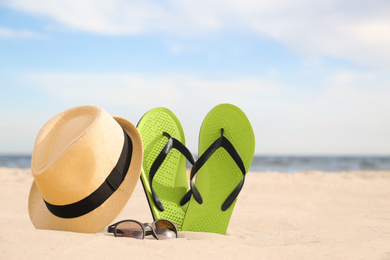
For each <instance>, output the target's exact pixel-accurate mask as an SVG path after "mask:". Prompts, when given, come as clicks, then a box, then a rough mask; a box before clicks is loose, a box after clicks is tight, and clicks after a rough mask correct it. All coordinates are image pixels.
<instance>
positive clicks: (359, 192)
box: [0, 168, 390, 260]
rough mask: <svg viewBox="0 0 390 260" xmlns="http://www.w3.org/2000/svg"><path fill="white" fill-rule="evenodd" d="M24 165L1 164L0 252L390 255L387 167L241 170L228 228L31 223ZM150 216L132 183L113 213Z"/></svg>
mask: <svg viewBox="0 0 390 260" xmlns="http://www.w3.org/2000/svg"><path fill="white" fill-rule="evenodd" d="M31 183H32V176H31V173H30V171H29V170H21V169H12V168H0V206H1V209H0V225H1V229H0V259H56V260H57V259H107V258H109V259H186V260H188V259H370V260H372V259H380V260H385V259H390V171H388V172H385V171H384V172H344V173H332V174H330V173H322V172H305V173H297V174H284V173H273V172H264V173H253V172H251V173H248V176H247V179H246V183H245V186H244V188H243V190H242V192H241V194H240V196H239V198H238V201H237V204H236V207H235V209H234V211H233V215H232V219H231V221H230V225H229V228H228V231H227V235H218V234H210V233H196V232H180V233H179V238H178V239H171V240H165V241H158V240H155V239H154V238H153V237H150V238H147V239H145V240H136V239H130V238H115V237H113V235H112V234H107V233H106V231H105V230H103V231H102V232H100V233H97V234H81V233H72V232H63V231H48V230H36V229H35V228H34V226H33V225H32V224H31V222H30V219H29V216H28V212H27V200H28V194H29V190H30V186H31ZM122 219H137V220H139V221H141V222H151V221H152V216H151V214H150V210H149V207H148V204H147V201H146V198H145V195H144V192H143V190H142V185H141V183H140V182H139V183H138V184H137V187H136V190H135V191H134V193H133V195H132V197H131V198H130V200H129V202H128V204H127V205H126V207H125V208H124V210H123V211H122V212H121V214H120V215H119V216H118V217H117V219H116V220H115V221H117V220H122Z"/></svg>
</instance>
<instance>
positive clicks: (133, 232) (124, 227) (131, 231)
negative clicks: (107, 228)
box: [116, 221, 144, 239]
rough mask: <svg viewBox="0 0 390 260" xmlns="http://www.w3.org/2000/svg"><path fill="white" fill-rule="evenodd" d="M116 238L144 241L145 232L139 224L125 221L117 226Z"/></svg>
mask: <svg viewBox="0 0 390 260" xmlns="http://www.w3.org/2000/svg"><path fill="white" fill-rule="evenodd" d="M116 236H117V237H132V238H137V239H143V238H144V232H143V230H142V226H141V225H140V224H138V223H137V222H133V221H125V222H122V223H119V224H118V225H117V226H116Z"/></svg>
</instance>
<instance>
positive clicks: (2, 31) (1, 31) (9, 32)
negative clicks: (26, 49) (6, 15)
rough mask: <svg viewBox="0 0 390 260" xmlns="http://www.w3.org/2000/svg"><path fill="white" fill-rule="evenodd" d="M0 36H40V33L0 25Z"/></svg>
mask: <svg viewBox="0 0 390 260" xmlns="http://www.w3.org/2000/svg"><path fill="white" fill-rule="evenodd" d="M0 37H2V38H42V37H43V35H42V34H40V33H36V32H32V31H29V30H15V29H10V28H4V27H0Z"/></svg>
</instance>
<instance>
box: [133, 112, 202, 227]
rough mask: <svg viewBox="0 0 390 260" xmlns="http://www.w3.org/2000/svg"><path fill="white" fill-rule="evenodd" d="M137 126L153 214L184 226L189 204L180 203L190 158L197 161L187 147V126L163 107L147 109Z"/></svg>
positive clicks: (155, 216) (143, 182)
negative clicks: (142, 149)
mask: <svg viewBox="0 0 390 260" xmlns="http://www.w3.org/2000/svg"><path fill="white" fill-rule="evenodd" d="M137 128H138V131H139V132H140V134H141V137H142V143H143V147H144V160H143V164H142V170H141V182H142V186H143V187H144V191H145V194H146V196H147V199H148V203H149V207H150V210H151V212H152V215H153V218H154V220H157V219H168V220H171V221H173V222H175V223H176V224H177V225H178V229H179V230H181V226H182V223H183V219H184V216H185V214H186V211H187V206H188V204H185V205H183V206H181V205H180V200H181V199H182V197H183V196H184V195H185V194H186V192H187V191H188V183H187V173H186V158H187V159H188V160H189V161H190V162H191V163H192V164H194V163H195V159H194V157H193V155H192V154H191V152H190V151H189V150H188V149H187V148H186V147H185V137H184V132H183V128H182V126H181V124H180V122H179V120H178V118H177V117H176V116H175V115H174V114H173V113H172V112H171V111H170V110H168V109H166V108H163V107H159V108H155V109H152V110H150V111H149V112H147V113H146V114H145V115H144V116H143V117H142V118H141V120H140V121H139V122H138V125H137ZM183 155H184V156H183Z"/></svg>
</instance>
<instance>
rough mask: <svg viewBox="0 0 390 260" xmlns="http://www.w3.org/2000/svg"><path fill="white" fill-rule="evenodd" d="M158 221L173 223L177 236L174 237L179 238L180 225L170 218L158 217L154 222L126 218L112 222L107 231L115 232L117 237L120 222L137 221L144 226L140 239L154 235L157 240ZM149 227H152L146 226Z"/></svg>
mask: <svg viewBox="0 0 390 260" xmlns="http://www.w3.org/2000/svg"><path fill="white" fill-rule="evenodd" d="M158 221H167V222H168V223H170V224H172V225H173V227H174V228H175V230H174V231H175V235H176V236H175V237H174V238H177V236H178V234H177V233H178V226H177V224H176V223H175V222H172V221H170V220H168V219H157V220H155V221H153V222H152V223H141V222H139V221H137V220H134V219H125V220H121V221H119V222H117V223H115V224H112V225H110V226H109V227H108V228H107V232H108V233H114V236H116V237H118V235H117V233H116V227H117V226H118V225H119V224H121V223H123V222H135V223H137V224H138V225H140V226H141V227H142V232H143V234H142V238H140V239H145V237H146V236H149V235H153V237H154V238H156V239H157V240H160V239H159V238H158V237H157V234H156V230H155V229H154V227H153V226H154V224H155V223H156V222H158ZM147 227H149V228H150V230H146V228H147ZM135 239H137V238H135Z"/></svg>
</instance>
